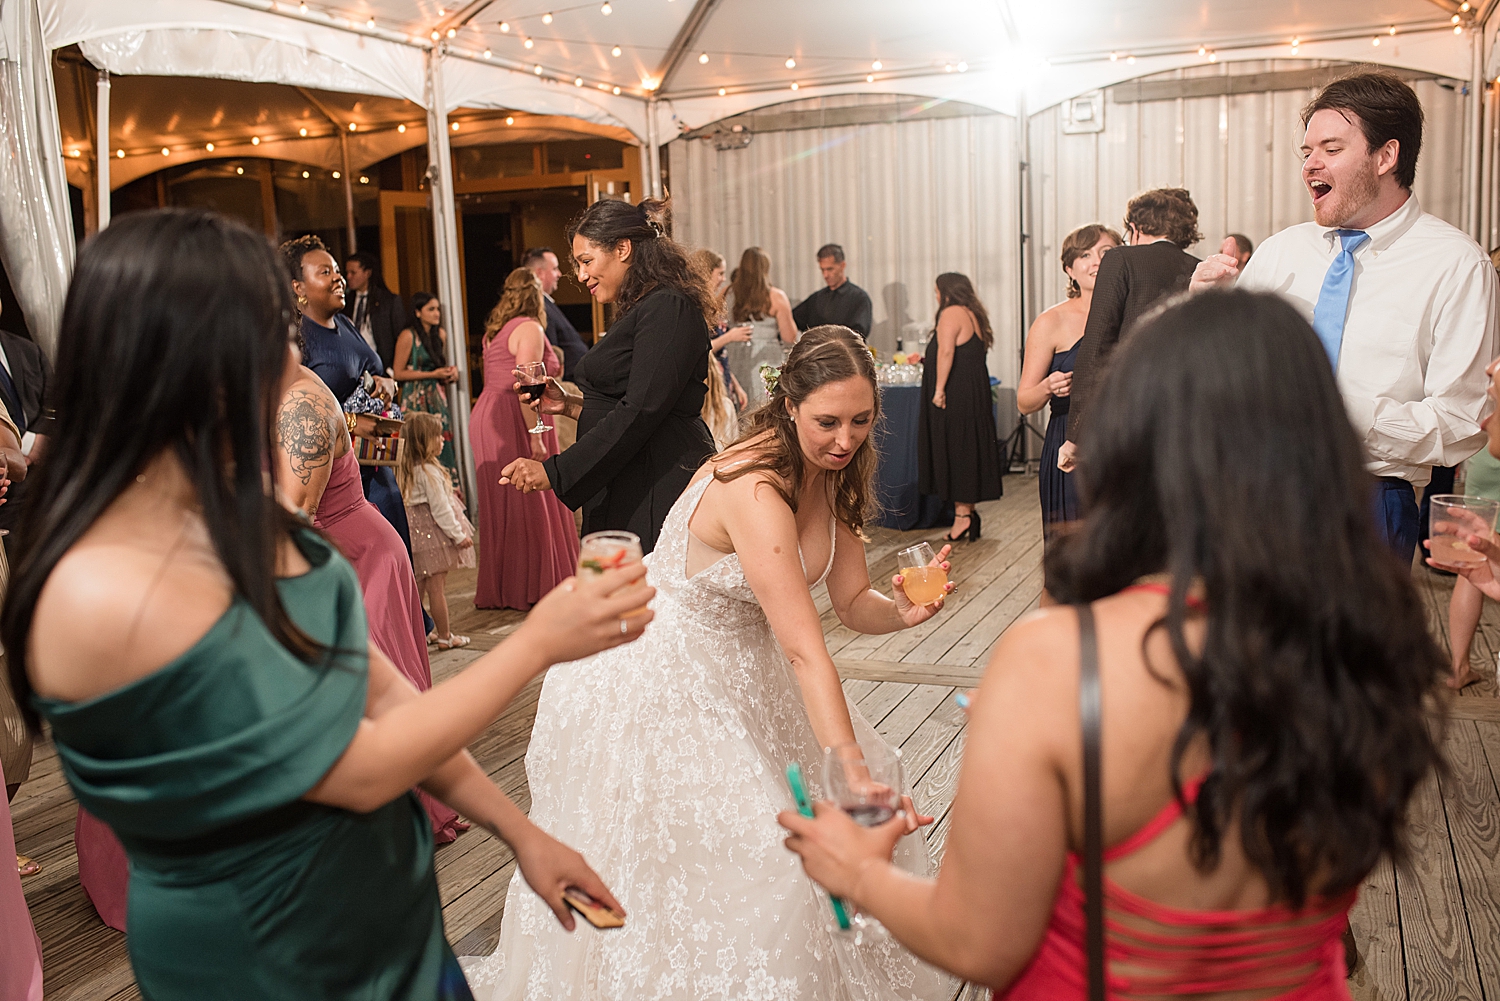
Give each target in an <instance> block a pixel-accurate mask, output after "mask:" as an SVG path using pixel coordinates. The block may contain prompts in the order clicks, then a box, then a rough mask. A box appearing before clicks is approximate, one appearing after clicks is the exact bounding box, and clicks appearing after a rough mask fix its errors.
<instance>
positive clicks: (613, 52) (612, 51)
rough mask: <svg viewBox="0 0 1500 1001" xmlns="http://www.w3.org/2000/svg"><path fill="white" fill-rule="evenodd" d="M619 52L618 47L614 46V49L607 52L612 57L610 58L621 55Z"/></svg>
mask: <svg viewBox="0 0 1500 1001" xmlns="http://www.w3.org/2000/svg"><path fill="white" fill-rule="evenodd" d="M621 51H622V50H621V49H620V47H619V46H618V45H616V46H615V47H614V48H612V49H610V50H609V54H610V55H612V56H618V55H619V54H620V53H621Z"/></svg>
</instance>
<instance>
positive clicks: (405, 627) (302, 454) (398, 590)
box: [276, 367, 469, 845]
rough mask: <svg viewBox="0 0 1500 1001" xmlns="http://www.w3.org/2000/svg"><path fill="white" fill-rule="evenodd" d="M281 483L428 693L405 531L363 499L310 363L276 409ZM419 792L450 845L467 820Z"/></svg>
mask: <svg viewBox="0 0 1500 1001" xmlns="http://www.w3.org/2000/svg"><path fill="white" fill-rule="evenodd" d="M276 444H277V453H276V459H277V469H276V487H277V490H278V491H280V493H281V496H282V498H283V500H284V501H285V502H286V503H288V504H290V505H291V506H293V507H295V508H297V509H299V510H301V511H303V512H305V513H306V514H307V515H309V516H310V517H311V518H312V519H313V525H314V526H315V527H317V528H318V529H319V530H321V531H322V532H323V534H325V535H327V536H328V538H329V539H331V540H332V541H333V544H334V545H336V546H338V549H339V552H340V553H342V554H343V555H344V558H345V559H346V560H348V561H349V562H350V563H351V564H353V565H354V572H355V573H356V574H357V575H358V576H359V589H360V591H361V592H362V593H363V594H364V599H365V613H366V615H367V616H368V617H369V622H370V642H372V643H374V644H375V645H376V646H377V647H379V648H380V652H381V653H383V654H385V655H386V656H387V657H389V658H390V659H391V663H392V664H394V665H395V666H396V670H398V671H400V672H401V673H402V674H404V675H406V678H407V680H408V681H410V682H411V683H412V684H413V685H415V686H416V687H417V691H419V692H425V691H427V689H429V688H431V687H432V665H431V664H430V663H429V662H428V660H427V637H426V633H425V632H424V631H423V629H422V599H421V598H420V597H419V596H418V595H417V578H416V576H415V575H414V574H413V573H412V568H411V557H409V556H407V555H406V547H405V546H404V545H402V544H401V536H399V535H397V534H396V530H395V529H394V528H392V527H391V524H390V522H388V521H386V520H385V518H384V517H382V515H381V514H380V511H379V510H378V509H376V507H375V505H374V504H371V503H370V502H369V501H368V500H366V499H365V494H364V490H363V488H362V485H361V484H360V481H359V462H358V460H356V459H355V458H354V448H353V447H352V443H351V442H350V440H349V429H348V425H347V424H346V423H345V419H344V412H343V410H341V409H340V408H339V401H338V400H337V399H335V398H334V395H333V394H332V393H331V392H329V390H328V387H327V386H325V385H323V380H321V379H319V378H318V376H317V375H316V374H315V373H314V372H313V371H312V370H311V369H309V368H305V367H304V368H303V369H302V377H301V378H300V379H298V380H297V381H296V382H294V383H292V385H291V386H290V388H288V389H287V391H286V395H285V396H283V397H282V399H281V409H280V411H279V412H278V413H277V416H276ZM417 795H418V796H419V797H420V798H421V800H422V805H423V806H424V807H426V808H427V815H428V817H430V818H431V819H432V840H433V841H434V842H436V843H437V844H440V845H441V844H446V843H447V842H449V841H452V840H453V839H454V838H457V837H458V836H459V835H460V834H462V833H463V832H464V831H466V830H468V829H469V825H468V824H466V823H464V822H463V821H461V820H459V819H458V814H457V813H456V812H454V810H453V809H452V808H450V807H448V806H447V805H445V804H443V803H440V802H438V801H437V800H435V799H433V798H432V797H431V796H429V795H428V794H427V793H426V792H425V791H424V790H421V789H418V790H417Z"/></svg>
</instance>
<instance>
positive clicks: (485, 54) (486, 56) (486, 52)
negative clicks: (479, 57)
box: [484, 49, 494, 59]
mask: <svg viewBox="0 0 1500 1001" xmlns="http://www.w3.org/2000/svg"><path fill="white" fill-rule="evenodd" d="M493 55H494V53H493V52H491V51H490V50H489V49H485V50H484V58H486V59H488V58H490V57H491V56H493Z"/></svg>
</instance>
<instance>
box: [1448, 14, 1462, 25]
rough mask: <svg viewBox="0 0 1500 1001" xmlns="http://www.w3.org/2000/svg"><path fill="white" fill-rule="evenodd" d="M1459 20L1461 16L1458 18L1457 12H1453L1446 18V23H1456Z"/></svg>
mask: <svg viewBox="0 0 1500 1001" xmlns="http://www.w3.org/2000/svg"><path fill="white" fill-rule="evenodd" d="M1460 20H1461V18H1459V16H1458V15H1457V14H1454V15H1453V16H1452V17H1451V18H1449V19H1448V23H1449V24H1457V23H1458V22H1459V21H1460Z"/></svg>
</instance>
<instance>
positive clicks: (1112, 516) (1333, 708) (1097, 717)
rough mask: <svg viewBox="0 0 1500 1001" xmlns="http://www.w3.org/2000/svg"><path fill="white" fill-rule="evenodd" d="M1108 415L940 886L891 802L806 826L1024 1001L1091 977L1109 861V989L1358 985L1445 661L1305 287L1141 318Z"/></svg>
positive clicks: (1199, 994) (958, 813) (824, 854)
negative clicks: (868, 816) (1089, 820)
mask: <svg viewBox="0 0 1500 1001" xmlns="http://www.w3.org/2000/svg"><path fill="white" fill-rule="evenodd" d="M1097 412H1098V415H1099V418H1100V419H1098V420H1097V421H1096V422H1095V423H1092V424H1090V425H1089V426H1088V428H1087V429H1086V430H1085V432H1084V436H1083V439H1082V441H1081V442H1080V451H1081V453H1082V455H1083V456H1084V458H1085V460H1086V461H1084V462H1080V463H1079V464H1078V473H1077V474H1076V475H1077V476H1079V477H1080V480H1079V484H1078V486H1079V493H1080V495H1081V496H1083V497H1084V498H1086V499H1087V505H1088V506H1087V508H1086V509H1085V511H1084V520H1083V522H1082V523H1081V525H1080V526H1079V528H1078V530H1077V531H1076V532H1073V533H1071V534H1069V535H1066V536H1064V537H1062V538H1060V539H1058V540H1057V541H1056V542H1055V543H1054V546H1053V549H1052V550H1051V551H1049V553H1048V555H1047V560H1048V564H1049V569H1051V570H1055V571H1056V578H1055V579H1056V581H1057V583H1058V590H1057V592H1056V597H1057V598H1058V600H1059V601H1061V602H1064V603H1065V604H1063V605H1062V606H1061V607H1054V608H1047V609H1043V610H1042V611H1041V612H1039V613H1038V614H1036V615H1033V616H1028V617H1026V618H1025V619H1022V620H1021V621H1020V622H1018V623H1017V624H1016V625H1014V626H1012V627H1011V628H1010V630H1009V631H1007V632H1006V634H1005V635H1003V636H1002V637H1001V638H1000V641H999V643H998V644H996V646H995V650H994V654H993V655H992V657H991V660H990V666H989V670H988V671H987V672H986V673H985V676H984V680H983V682H982V683H981V685H980V688H979V692H978V696H977V697H976V698H975V700H974V702H973V712H972V721H971V724H970V727H969V733H968V738H967V743H966V745H965V747H964V756H963V771H962V773H961V775H960V777H959V785H958V794H957V796H956V798H955V799H954V801H953V809H952V813H951V815H950V816H951V826H950V834H949V836H948V840H947V854H946V856H945V857H944V859H943V864H942V870H941V872H940V873H939V875H938V878H937V879H936V880H935V881H925V880H916V879H913V878H912V877H910V876H908V875H906V874H904V873H899V872H897V871H895V870H894V869H893V868H892V867H891V866H890V864H889V862H888V861H887V859H889V857H890V849H891V845H892V844H893V843H894V842H895V840H896V838H897V837H899V836H900V834H902V833H903V832H904V831H905V829H906V827H905V824H904V823H903V822H902V821H901V820H900V818H897V819H895V820H893V821H891V822H890V823H888V824H886V825H884V826H883V827H877V828H873V829H869V830H866V829H862V828H859V827H857V826H855V824H854V822H853V821H852V820H850V819H849V818H848V817H846V816H844V815H843V814H842V813H841V812H840V811H838V810H834V809H828V808H827V805H826V804H820V805H819V816H818V818H817V819H816V820H803V819H802V818H800V817H798V816H797V815H796V814H795V813H792V814H782V816H781V822H782V824H783V825H784V826H786V827H787V828H789V829H790V830H792V831H793V832H794V833H793V836H792V837H791V838H790V839H788V845H789V847H791V848H792V849H793V850H794V851H797V852H798V853H800V854H801V855H802V857H803V861H804V864H805V865H806V866H807V870H808V872H809V874H810V875H811V876H812V877H813V878H814V879H815V880H817V881H818V882H819V883H821V884H822V885H823V886H824V887H825V888H827V889H828V890H829V891H830V892H832V893H836V894H838V895H840V896H844V897H847V898H849V899H851V900H852V901H853V902H854V904H855V905H856V906H857V907H859V908H860V910H862V911H866V912H868V913H870V914H872V915H873V916H874V917H876V918H877V919H879V920H880V921H881V922H882V923H883V924H884V925H885V926H886V928H887V929H889V931H890V932H891V934H892V935H893V936H894V937H895V938H896V939H897V940H898V941H900V942H901V943H902V944H904V945H906V946H907V947H908V948H910V949H911V950H912V951H913V952H915V953H916V954H917V955H918V956H921V957H922V958H924V959H927V960H928V961H930V962H932V963H935V964H936V965H938V966H941V967H943V968H945V969H948V970H951V971H952V972H954V973H957V974H959V975H961V976H963V977H965V978H967V979H969V980H972V981H975V982H978V983H983V984H985V985H987V986H989V987H991V988H992V989H993V990H994V991H995V992H996V994H997V995H998V996H999V997H1001V998H1002V999H1003V1001H1042V999H1046V1001H1081V999H1083V998H1084V997H1085V996H1086V990H1087V989H1086V983H1087V980H1086V976H1085V971H1086V970H1088V969H1089V968H1090V964H1089V962H1088V956H1089V955H1090V952H1091V950H1090V948H1089V947H1088V946H1086V944H1085V943H1086V941H1088V940H1089V939H1088V938H1086V935H1085V929H1086V928H1088V927H1090V925H1091V922H1090V921H1089V920H1088V919H1087V918H1086V915H1088V914H1089V909H1088V908H1086V906H1085V902H1086V899H1087V896H1089V895H1086V892H1085V890H1084V889H1083V887H1082V885H1081V883H1082V882H1083V881H1081V880H1080V878H1079V876H1080V870H1083V869H1084V868H1085V862H1086V860H1087V858H1088V856H1089V855H1092V854H1094V852H1095V851H1097V857H1099V858H1101V859H1102V865H1101V866H1100V870H1101V871H1102V875H1101V876H1100V877H1099V878H1098V883H1097V886H1098V889H1097V890H1096V891H1094V893H1093V894H1092V899H1093V900H1094V901H1095V902H1097V903H1098V905H1099V906H1098V910H1097V911H1095V912H1094V913H1093V915H1092V916H1093V917H1094V919H1095V922H1096V923H1092V927H1093V928H1094V929H1095V930H1096V931H1097V932H1098V937H1097V938H1095V939H1093V941H1094V942H1096V943H1097V948H1096V951H1094V953H1093V954H1094V955H1095V956H1098V957H1100V961H1099V962H1098V964H1097V965H1096V966H1095V967H1094V968H1095V969H1096V970H1098V969H1099V968H1100V967H1102V971H1101V972H1102V976H1100V977H1099V979H1098V980H1097V981H1095V982H1096V983H1099V986H1100V987H1102V988H1103V991H1102V992H1101V993H1100V994H1099V995H1097V996H1100V997H1103V996H1108V997H1110V998H1114V999H1136V998H1152V999H1162V998H1170V997H1176V996H1190V997H1193V998H1195V999H1199V1001H1209V999H1213V1001H1218V999H1226V998H1235V999H1240V998H1255V999H1257V1001H1272V999H1276V1001H1347V999H1348V997H1349V989H1348V987H1347V985H1346V984H1345V967H1346V961H1345V947H1344V944H1343V942H1342V941H1341V939H1342V937H1343V935H1344V933H1345V929H1346V928H1347V927H1348V913H1349V908H1350V907H1351V906H1352V905H1353V903H1354V900H1355V896H1356V894H1357V892H1358V889H1359V886H1360V884H1361V882H1362V881H1363V880H1364V879H1365V877H1366V876H1367V875H1368V874H1369V873H1370V872H1371V871H1372V870H1373V869H1374V868H1375V866H1376V865H1377V864H1379V862H1380V861H1381V859H1383V858H1385V857H1387V856H1394V857H1395V858H1397V859H1398V860H1399V859H1400V858H1401V857H1402V853H1403V849H1404V848H1405V847H1406V843H1407V835H1406V812H1407V807H1408V805H1409V804H1410V802H1411V799H1412V795H1413V793H1414V791H1415V790H1416V788H1417V786H1418V784H1419V783H1420V782H1421V781H1422V779H1423V777H1424V776H1427V775H1429V774H1430V773H1431V771H1432V768H1433V767H1434V765H1435V764H1437V762H1438V761H1439V758H1440V754H1439V748H1438V746H1437V743H1436V741H1435V739H1434V732H1433V730H1430V729H1429V728H1428V724H1429V720H1428V718H1427V715H1426V712H1427V707H1428V705H1429V703H1428V702H1427V700H1426V696H1427V695H1428V694H1429V692H1430V690H1431V688H1432V686H1433V685H1434V684H1435V682H1436V681H1437V679H1438V677H1440V676H1441V675H1442V674H1443V673H1444V672H1445V671H1446V668H1447V663H1446V659H1445V658H1444V657H1443V655H1442V653H1441V651H1439V650H1438V648H1437V646H1436V644H1434V642H1433V641H1432V638H1431V637H1430V635H1429V634H1428V630H1427V622H1426V619H1425V615H1424V613H1423V605H1422V602H1421V601H1420V600H1419V599H1418V597H1417V595H1416V593H1415V590H1414V589H1413V586H1412V581H1411V570H1410V568H1409V567H1406V566H1398V565H1397V563H1396V561H1395V560H1392V559H1391V558H1390V555H1389V552H1388V551H1387V550H1386V547H1385V544H1384V543H1383V542H1382V541H1381V539H1380V537H1379V535H1377V533H1376V527H1375V523H1374V519H1373V518H1372V516H1371V515H1372V512H1371V505H1370V477H1369V475H1368V474H1367V473H1366V472H1365V466H1364V464H1365V458H1366V454H1365V449H1364V447H1363V446H1362V444H1361V443H1360V441H1359V440H1358V439H1357V437H1356V436H1355V434H1354V431H1353V430H1352V429H1351V428H1350V426H1349V421H1348V419H1347V417H1346V416H1345V412H1344V403H1343V399H1342V398H1341V396H1340V394H1339V390H1338V386H1337V385H1336V384H1335V382H1334V375H1333V370H1332V369H1331V368H1330V367H1329V366H1328V363H1327V355H1326V353H1325V352H1324V351H1323V348H1322V345H1321V344H1320V343H1319V341H1318V338H1317V336H1316V335H1315V334H1314V333H1313V331H1312V328H1311V327H1309V326H1308V324H1307V321H1306V320H1305V319H1303V318H1302V316H1301V315H1300V314H1299V313H1298V312H1297V311H1296V310H1295V309H1294V308H1293V307H1292V306H1291V305H1290V304H1289V303H1288V302H1287V301H1286V300H1285V299H1282V298H1280V297H1279V296H1274V295H1268V294H1255V293H1249V292H1240V291H1231V292H1210V293H1204V294H1200V295H1198V296H1195V297H1194V298H1192V299H1190V300H1188V301H1186V302H1183V303H1178V304H1176V305H1173V306H1172V307H1171V308H1169V309H1167V310H1166V311H1165V312H1163V313H1161V314H1160V315H1158V316H1157V317H1155V318H1154V319H1152V320H1150V321H1149V322H1147V323H1145V324H1143V325H1142V326H1141V327H1140V328H1139V329H1138V330H1137V332H1136V333H1135V334H1134V335H1133V337H1132V339H1131V341H1130V342H1129V343H1128V344H1126V345H1125V346H1124V347H1123V348H1121V349H1120V352H1119V354H1118V355H1117V356H1116V360H1115V362H1114V365H1113V367H1112V371H1111V372H1110V374H1109V377H1108V379H1107V380H1106V381H1105V382H1104V384H1103V387H1102V389H1101V395H1100V397H1099V399H1098V403H1097ZM1069 603H1070V604H1069ZM1090 720H1091V721H1092V724H1093V725H1089V724H1088V723H1087V722H1086V721H1090ZM1090 734H1092V737H1093V739H1092V740H1090V737H1089V735H1090ZM1085 746H1087V747H1089V748H1090V750H1087V751H1085V750H1083V748H1084V747H1085ZM1085 760H1090V761H1093V762H1095V763H1098V762H1101V761H1102V763H1103V764H1102V768H1097V769H1094V770H1086V769H1085V766H1084V761H1085ZM1090 771H1091V772H1092V777H1093V779H1094V782H1093V783H1092V784H1091V783H1090V782H1089V780H1088V779H1087V778H1086V775H1089V774H1090ZM1090 790H1092V792H1090ZM1090 799H1092V800H1093V801H1094V802H1096V803H1099V804H1100V806H1101V808H1100V809H1098V810H1096V811H1094V813H1093V815H1094V817H1095V818H1097V824H1096V826H1095V827H1094V831H1095V832H1096V837H1094V838H1093V839H1087V837H1086V831H1087V830H1088V826H1087V825H1086V823H1085V817H1086V816H1087V815H1088V813H1089V811H1088V810H1087V808H1086V806H1085V803H1086V802H1087V801H1088V800H1090ZM1419 819H1420V818H1419ZM1090 841H1092V843H1093V844H1094V845H1096V846H1098V847H1097V848H1095V849H1091V848H1090V847H1089V845H1090Z"/></svg>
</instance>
